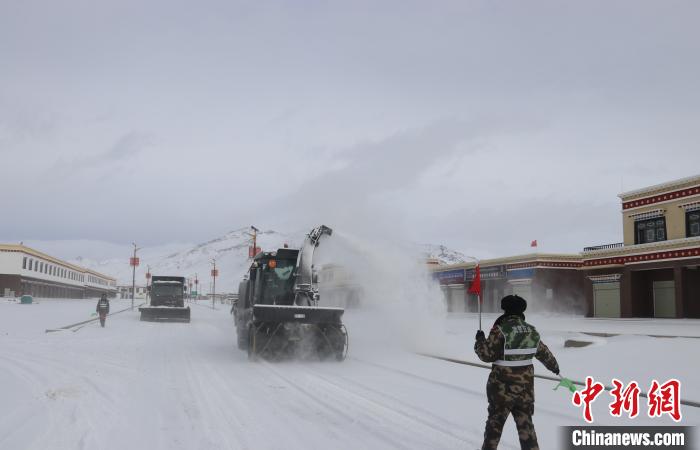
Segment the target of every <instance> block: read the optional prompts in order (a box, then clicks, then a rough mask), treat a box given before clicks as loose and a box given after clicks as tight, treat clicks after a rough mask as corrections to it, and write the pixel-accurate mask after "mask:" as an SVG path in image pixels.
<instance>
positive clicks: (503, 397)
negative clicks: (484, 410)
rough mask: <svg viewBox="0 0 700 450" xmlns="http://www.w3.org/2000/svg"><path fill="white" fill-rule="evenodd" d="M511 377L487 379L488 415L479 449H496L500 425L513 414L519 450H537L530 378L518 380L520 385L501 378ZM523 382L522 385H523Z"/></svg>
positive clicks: (507, 376)
mask: <svg viewBox="0 0 700 450" xmlns="http://www.w3.org/2000/svg"><path fill="white" fill-rule="evenodd" d="M499 375H500V376H499ZM513 375H514V374H511V373H494V372H492V373H491V376H489V381H488V383H487V385H486V395H487V397H488V400H489V407H488V413H489V416H488V419H486V430H485V431H484V444H483V446H482V447H481V448H482V450H495V449H496V448H498V443H499V441H500V440H501V433H502V432H503V425H505V423H506V420H507V419H508V416H509V415H512V416H513V420H514V421H515V426H516V428H517V430H518V438H519V439H520V448H521V449H522V450H539V446H538V445H537V434H536V433H535V425H534V424H533V423H532V415H533V413H534V412H535V398H534V386H533V385H532V383H530V382H529V381H531V379H530V380H528V379H527V378H526V379H525V380H522V379H521V380H519V381H521V382H519V383H517V382H516V383H511V382H504V380H503V378H511V377H513ZM513 378H514V377H513ZM522 381H525V382H524V383H522Z"/></svg>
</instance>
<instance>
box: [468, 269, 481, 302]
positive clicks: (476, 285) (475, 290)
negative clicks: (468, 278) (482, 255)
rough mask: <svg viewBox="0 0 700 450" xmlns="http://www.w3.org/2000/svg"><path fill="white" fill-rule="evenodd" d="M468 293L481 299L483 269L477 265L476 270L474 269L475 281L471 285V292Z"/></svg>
mask: <svg viewBox="0 0 700 450" xmlns="http://www.w3.org/2000/svg"><path fill="white" fill-rule="evenodd" d="M467 292H469V293H470V294H476V295H478V296H479V297H481V269H480V268H479V265H477V266H476V269H474V279H473V280H472V282H471V283H470V284H469V290H468V291H467Z"/></svg>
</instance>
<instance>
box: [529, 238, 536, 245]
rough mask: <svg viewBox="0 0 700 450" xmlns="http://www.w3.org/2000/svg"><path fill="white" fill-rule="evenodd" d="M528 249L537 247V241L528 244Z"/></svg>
mask: <svg viewBox="0 0 700 450" xmlns="http://www.w3.org/2000/svg"><path fill="white" fill-rule="evenodd" d="M530 247H537V239H535V240H534V241H532V242H530Z"/></svg>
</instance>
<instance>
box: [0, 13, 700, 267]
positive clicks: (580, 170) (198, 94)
mask: <svg viewBox="0 0 700 450" xmlns="http://www.w3.org/2000/svg"><path fill="white" fill-rule="evenodd" d="M699 5H700V3H698V2H695V1H687V2H683V1H656V2H649V1H640V0H634V1H609V0H606V1H598V2H596V1H585V2H561V1H527V2H523V1H512V2H508V1H493V0H488V1H464V0H460V1H454V2H451V1H444V2H427V1H426V2H415V1H405V0H404V1H396V2H393V1H376V0H372V1H367V2H363V1H352V2H347V1H338V2H333V1H321V0H318V1H313V0H304V1H301V0H298V1H288V2H283V1H277V2H266V1H250V2H235V1H231V0H225V1H224V0H222V1H211V0H207V1H198V2H186V1H176V0H167V1H148V2H143V1H126V0H118V1H100V2H95V1H92V0H85V1H61V2H54V1H43V2H39V1H31V0H23V1H12V0H0V156H1V158H0V161H2V164H1V167H2V184H3V189H1V190H0V208H2V214H1V218H0V241H5V242H14V241H20V240H30V239H34V240H58V239H97V240H104V241H110V242H114V243H125V242H126V243H130V242H131V241H133V240H136V241H137V242H139V243H142V244H143V245H159V244H164V243H169V242H201V241H205V240H208V239H210V238H212V237H215V236H218V235H221V234H223V233H224V232H226V231H227V230H230V229H234V228H238V227H241V226H247V225H250V224H256V225H257V226H258V227H261V228H274V229H280V230H283V231H284V230H286V231H289V230H297V229H302V228H310V227H311V226H314V225H316V224H317V223H320V222H323V223H326V224H327V225H330V226H332V227H335V228H339V229H347V230H350V231H352V230H359V231H363V232H365V231H367V230H370V229H372V228H373V227H376V230H378V232H381V233H386V232H388V231H391V232H395V233H396V234H397V235H398V236H400V238H401V239H408V240H412V241H416V242H430V243H444V244H447V245H449V246H450V247H453V248H455V249H458V250H461V251H463V252H465V253H470V254H475V255H477V256H482V257H483V256H496V255H507V254H513V253H523V252H529V251H530V247H529V243H530V241H531V240H532V239H538V241H539V243H540V250H541V251H579V250H581V248H582V247H583V246H585V245H593V244H603V243H610V242H618V241H620V240H621V215H620V212H619V211H620V203H619V199H618V198H617V194H618V193H620V192H621V190H623V189H624V190H631V189H636V188H639V187H643V186H646V185H651V184H656V183H659V182H664V181H667V180H671V179H675V178H681V177H685V176H690V175H695V174H697V173H700V149H699V147H698V143H699V142H700V58H699V57H698V56H699V55H700V28H699V27H698V25H697V24H698V23H699V20H700V6H699Z"/></svg>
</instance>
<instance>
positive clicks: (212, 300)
mask: <svg viewBox="0 0 700 450" xmlns="http://www.w3.org/2000/svg"><path fill="white" fill-rule="evenodd" d="M211 262H212V264H214V268H213V269H212V270H211V277H212V278H213V279H214V281H213V285H214V288H213V289H212V292H213V293H212V296H211V309H214V300H215V299H216V277H217V276H218V275H219V272H218V271H217V270H216V258H214V259H212V260H211Z"/></svg>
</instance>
